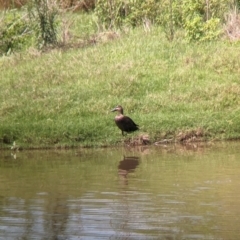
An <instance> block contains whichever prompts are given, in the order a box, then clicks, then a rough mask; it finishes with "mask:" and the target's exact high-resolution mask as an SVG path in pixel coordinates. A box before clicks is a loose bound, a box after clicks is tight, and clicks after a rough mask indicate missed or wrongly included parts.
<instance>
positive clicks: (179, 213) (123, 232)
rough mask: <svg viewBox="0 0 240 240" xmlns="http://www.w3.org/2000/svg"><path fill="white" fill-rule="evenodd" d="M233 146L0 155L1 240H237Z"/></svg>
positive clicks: (237, 158) (236, 153)
mask: <svg viewBox="0 0 240 240" xmlns="http://www.w3.org/2000/svg"><path fill="white" fill-rule="evenodd" d="M239 145H240V142H234V143H214V144H199V145H189V146H180V145H167V146H157V147H149V148H121V149H92V150H86V149H83V150H81V149H80V150H71V151H63V150H62V151H22V152H16V153H13V152H8V151H3V152H0V239H4V240H5V239H9V240H10V239H11V240H12V239H58V240H62V239H68V240H69V239H70V240H72V239H87V240H88V239H91V240H92V239H136V240H137V239H143V240H145V239H164V240H165V239H166V240H175V239H217V240H219V239H227V240H230V239H239V238H240V231H239V229H240V228H239V227H240V208H239V206H240V148H239Z"/></svg>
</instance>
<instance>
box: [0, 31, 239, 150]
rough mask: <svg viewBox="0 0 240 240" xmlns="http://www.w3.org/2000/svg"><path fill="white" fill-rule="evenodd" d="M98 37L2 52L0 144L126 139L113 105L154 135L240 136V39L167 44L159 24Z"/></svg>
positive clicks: (155, 138) (100, 143)
mask: <svg viewBox="0 0 240 240" xmlns="http://www.w3.org/2000/svg"><path fill="white" fill-rule="evenodd" d="M100 37H101V38H103V39H105V38H106V39H108V40H107V41H105V42H104V43H101V44H96V45H89V46H88V47H84V48H73V49H68V50H63V49H57V50H52V51H49V52H47V53H43V54H40V53H38V52H37V51H35V50H32V51H29V52H28V53H22V54H18V55H13V56H11V57H7V58H6V57H3V58H1V59H0V79H1V80H0V93H1V94H0V102H1V104H0V121H1V124H0V142H1V147H9V146H11V145H12V143H13V141H15V142H16V143H17V144H19V145H21V146H23V147H49V146H105V145H115V144H119V143H120V144H122V140H123V139H124V137H122V136H121V132H120V130H119V129H117V127H116V126H115V123H114V121H113V118H114V113H111V112H110V110H111V108H113V107H114V106H115V105H117V104H121V105H122V106H123V107H124V110H125V114H126V115H129V116H131V117H132V118H133V119H134V121H135V122H136V123H137V124H139V125H140V128H141V130H140V131H139V132H138V133H135V134H133V136H135V137H137V136H140V135H141V134H148V135H149V136H150V140H151V142H155V141H160V140H161V139H171V138H174V139H177V140H185V138H186V139H187V138H189V135H188V134H190V138H191V137H197V138H198V137H199V138H201V139H238V138H240V124H239V123H240V97H239V96H240V82H239V81H240V80H239V75H240V61H239V59H240V45H239V44H231V43H229V42H223V41H219V42H209V43H187V42H185V41H184V40H181V37H179V38H176V39H175V40H174V41H173V42H169V41H168V40H167V39H166V37H165V35H164V33H163V32H162V31H161V29H160V28H154V27H153V28H152V29H151V31H150V32H149V33H146V32H144V30H143V29H142V28H139V29H135V30H131V31H130V32H129V33H128V34H126V35H124V34H120V35H119V36H117V35H115V34H113V33H105V34H102V35H101V36H100ZM109 39H114V40H109ZM125 138H128V137H125Z"/></svg>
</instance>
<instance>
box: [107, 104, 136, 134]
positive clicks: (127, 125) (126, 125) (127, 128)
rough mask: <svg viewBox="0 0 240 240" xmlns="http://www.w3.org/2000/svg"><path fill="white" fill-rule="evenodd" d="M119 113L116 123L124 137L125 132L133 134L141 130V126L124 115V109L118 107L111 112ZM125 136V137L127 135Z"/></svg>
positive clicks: (115, 119)
mask: <svg viewBox="0 0 240 240" xmlns="http://www.w3.org/2000/svg"><path fill="white" fill-rule="evenodd" d="M116 111H117V112H118V114H117V116H116V117H115V118H114V121H115V123H116V125H117V126H118V128H119V129H120V130H121V131H122V135H123V136H124V132H126V134H127V133H131V132H134V131H136V130H139V126H138V125H137V124H136V123H135V122H134V121H133V120H132V119H131V118H130V117H128V116H124V115H123V107H122V106H120V105H117V106H116V107H115V108H113V109H112V110H111V112H116ZM126 134H125V135H126Z"/></svg>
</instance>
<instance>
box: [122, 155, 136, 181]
mask: <svg viewBox="0 0 240 240" xmlns="http://www.w3.org/2000/svg"><path fill="white" fill-rule="evenodd" d="M138 165H139V157H135V156H133V157H125V156H124V157H123V160H122V161H120V162H119V165H118V175H119V176H122V177H123V178H127V175H128V173H132V172H134V170H135V169H136V168H137V166H138Z"/></svg>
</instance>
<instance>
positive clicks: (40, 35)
mask: <svg viewBox="0 0 240 240" xmlns="http://www.w3.org/2000/svg"><path fill="white" fill-rule="evenodd" d="M58 14H59V7H58V5H57V1H56V0H32V1H31V2H30V3H29V16H30V18H31V20H32V22H33V24H34V31H35V34H36V38H37V41H38V45H39V46H40V47H42V46H46V45H52V44H55V43H56V42H57V27H58V21H57V16H58Z"/></svg>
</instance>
